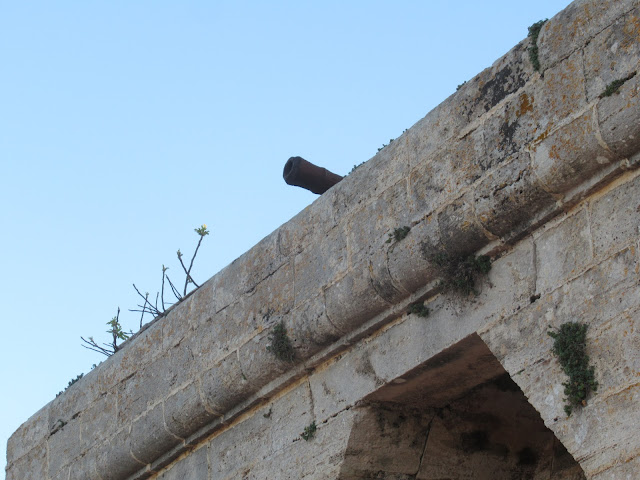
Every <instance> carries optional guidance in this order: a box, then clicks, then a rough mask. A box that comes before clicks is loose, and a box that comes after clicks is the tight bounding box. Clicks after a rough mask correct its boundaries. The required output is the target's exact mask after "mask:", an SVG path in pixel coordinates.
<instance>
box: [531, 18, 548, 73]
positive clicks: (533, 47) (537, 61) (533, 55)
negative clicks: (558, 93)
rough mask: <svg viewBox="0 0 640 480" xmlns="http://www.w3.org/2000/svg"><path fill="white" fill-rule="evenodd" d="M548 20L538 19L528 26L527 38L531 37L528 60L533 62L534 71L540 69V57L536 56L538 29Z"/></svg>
mask: <svg viewBox="0 0 640 480" xmlns="http://www.w3.org/2000/svg"><path fill="white" fill-rule="evenodd" d="M547 20H549V19H548V18H545V19H544V20H540V21H538V22H536V23H534V24H533V25H531V26H530V27H529V35H528V36H529V38H531V46H530V47H529V60H531V63H532V64H533V69H534V70H535V71H536V72H539V71H540V59H539V58H538V36H539V35H540V30H542V26H543V25H544V24H545V23H546V21H547Z"/></svg>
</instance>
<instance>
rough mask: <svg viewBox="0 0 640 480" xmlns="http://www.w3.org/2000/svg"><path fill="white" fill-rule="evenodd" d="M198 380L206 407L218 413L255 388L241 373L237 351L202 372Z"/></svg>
mask: <svg viewBox="0 0 640 480" xmlns="http://www.w3.org/2000/svg"><path fill="white" fill-rule="evenodd" d="M199 380H200V390H201V392H202V397H203V399H204V402H205V404H206V405H207V408H208V409H209V410H210V411H212V412H216V413H217V414H219V415H222V414H223V413H224V412H226V411H227V410H229V409H230V408H231V407H233V406H234V405H236V404H237V403H239V402H240V401H241V400H242V399H243V398H246V397H247V396H248V395H249V394H250V393H253V392H255V391H256V390H257V388H256V386H254V385H252V384H251V383H249V380H248V377H246V376H245V374H244V373H243V371H242V367H241V365H240V361H239V359H238V354H237V352H233V353H231V354H229V355H228V356H227V357H225V358H224V359H223V360H221V361H220V362H219V363H217V364H216V365H214V366H213V367H212V368H210V369H209V370H207V371H205V372H203V373H202V374H201V375H200V378H199Z"/></svg>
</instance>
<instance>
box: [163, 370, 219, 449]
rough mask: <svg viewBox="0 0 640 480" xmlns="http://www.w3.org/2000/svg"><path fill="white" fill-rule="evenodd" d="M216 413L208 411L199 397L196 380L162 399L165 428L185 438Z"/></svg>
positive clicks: (213, 417) (211, 418) (210, 419)
mask: <svg viewBox="0 0 640 480" xmlns="http://www.w3.org/2000/svg"><path fill="white" fill-rule="evenodd" d="M215 418H217V415H215V414H213V413H210V411H208V410H207V409H206V407H205V404H204V401H203V400H202V399H201V398H200V392H199V391H198V386H197V385H196V382H195V381H194V382H191V383H189V384H187V385H186V386H185V387H184V388H181V389H180V390H178V391H176V392H175V393H173V394H172V395H170V396H169V397H167V399H166V400H165V401H164V421H165V425H166V429H167V430H168V431H169V432H171V433H172V434H173V435H175V436H176V437H180V438H186V437H187V436H189V435H190V434H191V433H193V432H194V431H195V430H197V429H198V427H200V426H201V425H204V424H206V423H209V422H210V421H212V420H213V419H215Z"/></svg>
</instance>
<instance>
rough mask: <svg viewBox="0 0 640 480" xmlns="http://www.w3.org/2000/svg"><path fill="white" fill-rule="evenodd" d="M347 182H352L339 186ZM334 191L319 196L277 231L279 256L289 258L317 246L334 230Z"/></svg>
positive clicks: (335, 223) (350, 180)
mask: <svg viewBox="0 0 640 480" xmlns="http://www.w3.org/2000/svg"><path fill="white" fill-rule="evenodd" d="M347 181H348V182H352V181H353V180H352V178H345V179H344V180H343V181H342V182H340V184H342V183H343V182H347ZM340 184H339V185H340ZM336 189H337V186H336V188H331V189H329V191H327V192H325V193H324V194H322V195H320V197H318V198H317V199H316V200H315V201H314V202H313V203H312V204H311V205H309V206H308V207H306V208H305V209H304V210H302V211H301V212H300V213H298V214H297V215H296V216H295V217H293V218H292V219H291V220H289V221H288V222H287V223H285V224H284V225H282V226H281V227H280V228H279V229H278V230H277V232H278V251H279V252H280V255H282V256H283V257H287V258H291V257H294V256H296V255H298V254H299V253H301V252H302V251H303V250H304V249H307V248H309V247H311V246H312V245H313V246H316V245H319V244H320V243H322V240H323V238H324V236H325V235H326V233H327V232H329V231H330V230H332V229H333V228H335V226H336V225H337V220H336V214H335V212H334V202H335V201H336V196H337V194H336Z"/></svg>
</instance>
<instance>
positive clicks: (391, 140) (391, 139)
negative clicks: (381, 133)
mask: <svg viewBox="0 0 640 480" xmlns="http://www.w3.org/2000/svg"><path fill="white" fill-rule="evenodd" d="M392 143H393V138H390V139H389V143H388V144H387V143H383V144H382V146H381V147H380V148H379V149H378V151H380V150H382V149H383V148H384V147H388V146H389V145H391V144H392Z"/></svg>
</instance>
